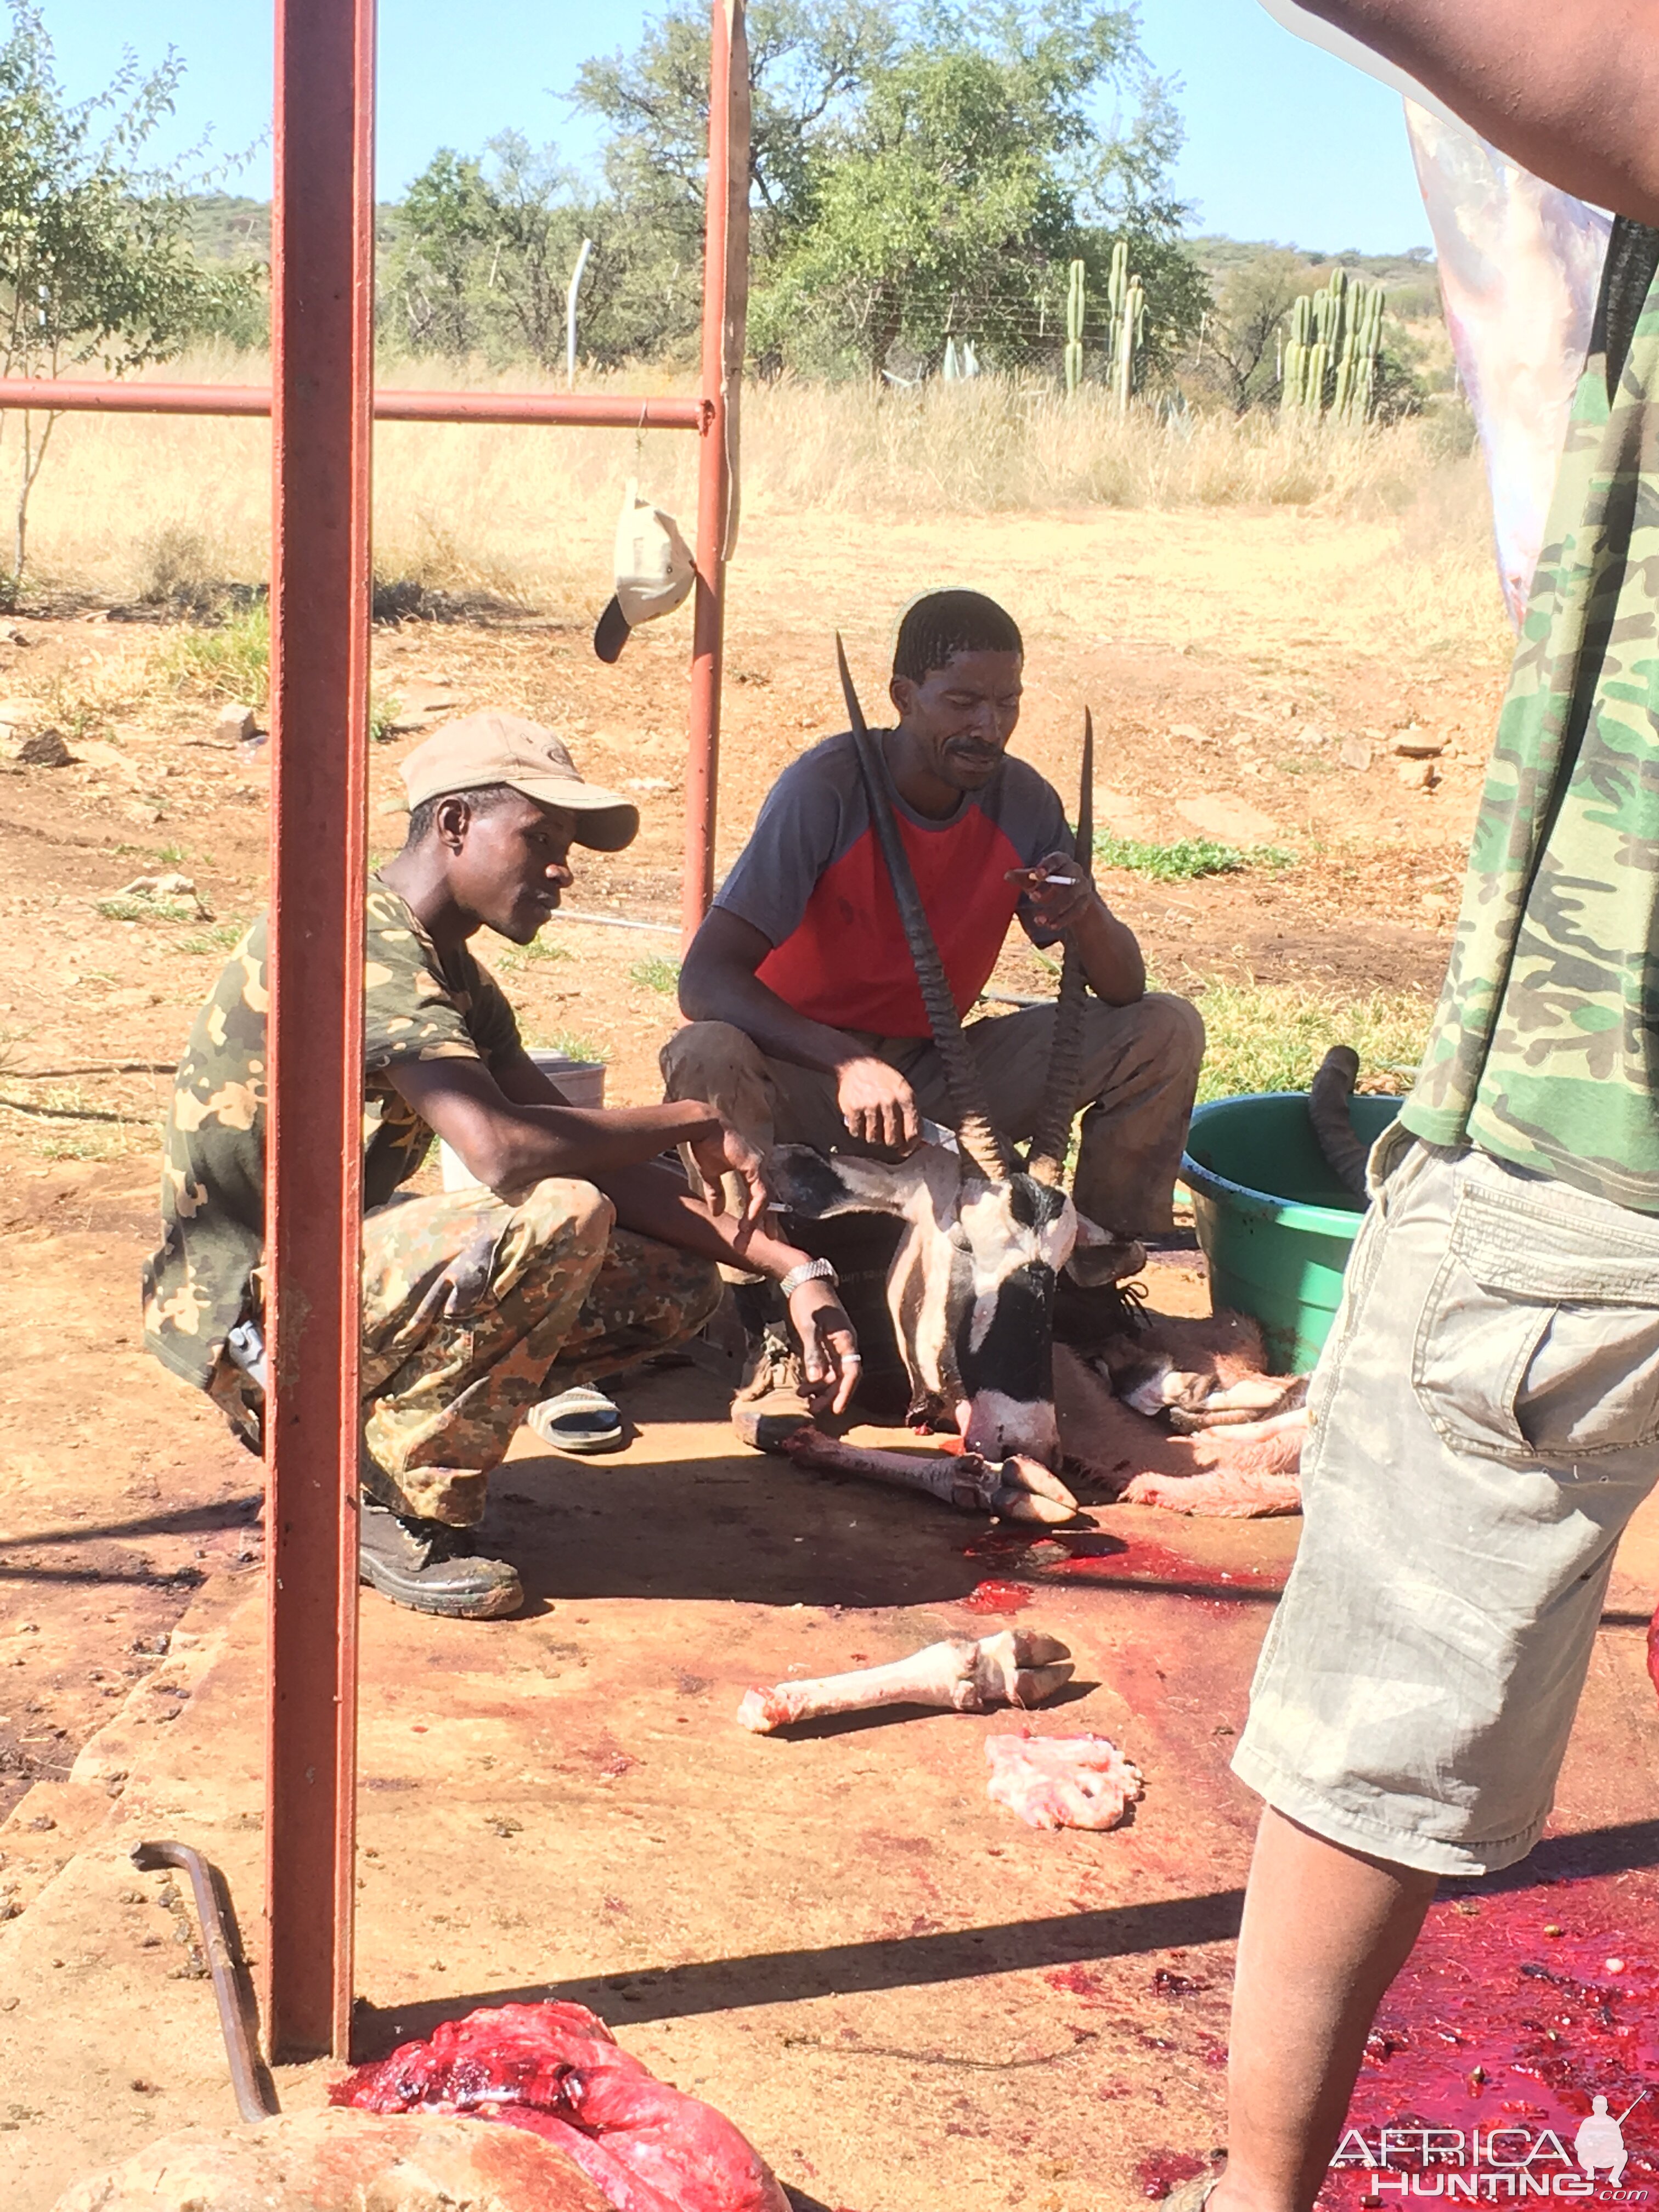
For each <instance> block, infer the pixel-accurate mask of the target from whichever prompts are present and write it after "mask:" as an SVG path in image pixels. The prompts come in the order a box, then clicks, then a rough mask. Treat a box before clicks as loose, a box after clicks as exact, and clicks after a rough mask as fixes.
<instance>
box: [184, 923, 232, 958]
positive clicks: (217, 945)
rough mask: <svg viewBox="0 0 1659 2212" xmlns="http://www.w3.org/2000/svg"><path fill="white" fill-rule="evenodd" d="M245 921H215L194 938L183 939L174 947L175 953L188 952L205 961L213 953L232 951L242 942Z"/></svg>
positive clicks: (198, 931) (198, 932) (199, 931)
mask: <svg viewBox="0 0 1659 2212" xmlns="http://www.w3.org/2000/svg"><path fill="white" fill-rule="evenodd" d="M246 927H247V924H246V922H245V921H215V922H210V924H209V925H208V926H207V927H205V928H204V929H198V930H197V932H196V933H195V934H194V936H191V937H181V938H179V939H178V941H177V942H176V943H175V945H173V951H175V952H188V953H190V954H191V955H192V956H193V957H195V958H197V959H198V960H200V959H205V958H207V957H208V956H209V955H210V954H211V953H224V952H229V951H232V950H233V949H234V947H235V946H236V945H240V943H241V941H242V933H243V931H244V930H245V929H246Z"/></svg>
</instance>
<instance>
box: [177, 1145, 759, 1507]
mask: <svg viewBox="0 0 1659 2212" xmlns="http://www.w3.org/2000/svg"><path fill="white" fill-rule="evenodd" d="M615 1218H616V1217H615V1213H614V1212H613V1209H612V1207H611V1201H610V1200H608V1199H607V1198H605V1197H604V1196H603V1195H602V1194H600V1193H599V1191H597V1190H596V1189H595V1188H593V1186H592V1183H586V1182H573V1181H568V1180H566V1179H564V1178H562V1177H556V1176H550V1177H549V1178H548V1179H547V1181H545V1182H539V1183H538V1184H537V1185H536V1186H535V1188H534V1189H532V1190H531V1191H530V1192H528V1193H527V1194H526V1196H525V1197H524V1198H523V1199H522V1200H520V1203H519V1204H518V1205H516V1206H508V1205H507V1203H506V1202H505V1201H504V1200H501V1199H499V1198H496V1197H495V1196H494V1195H493V1194H491V1193H490V1192H489V1191H487V1190H483V1189H481V1188H478V1187H477V1186H476V1185H475V1186H473V1187H471V1188H468V1189H465V1190H456V1191H446V1192H444V1193H443V1194H441V1195H440V1196H435V1197H430V1198H403V1199H394V1200H392V1202H391V1203H390V1204H389V1205H386V1206H376V1207H375V1209H374V1212H371V1213H369V1214H367V1215H366V1216H365V1217H364V1219H363V1273H362V1322H363V1336H362V1373H361V1385H362V1399H363V1413H364V1419H363V1453H362V1485H363V1488H364V1490H365V1491H366V1492H368V1495H369V1496H370V1497H371V1498H378V1499H379V1500H380V1503H381V1504H386V1505H390V1506H392V1508H393V1509H394V1510H396V1511H398V1512H400V1513H409V1514H413V1515H416V1516H419V1517H420V1518H422V1519H423V1520H429V1521H446V1522H449V1523H450V1524H451V1525H452V1526H453V1527H456V1528H471V1527H472V1526H473V1525H474V1524H475V1523H476V1522H478V1521H479V1520H481V1519H482V1518H483V1510H484V1493H485V1487H486V1480H487V1478H488V1475H489V1470H490V1468H493V1467H495V1466H496V1465H497V1464H498V1463H499V1462H500V1461H501V1459H502V1458H503V1457H504V1456H505V1455H506V1452H507V1446H508V1445H509V1443H511V1442H512V1440H513V1431H514V1430H515V1429H516V1428H517V1427H518V1425H519V1423H520V1421H521V1420H522V1419H523V1418H524V1415H525V1413H526V1411H527V1410H528V1408H529V1407H532V1406H533V1405H534V1404H535V1403H536V1401H538V1399H540V1398H545V1397H550V1396H552V1395H555V1394H556V1392H558V1391H561V1390H568V1389H570V1388H571V1387H572V1385H573V1384H574V1383H586V1382H591V1381H592V1379H593V1377H594V1376H599V1375H608V1374H611V1373H613V1372H614V1371H615V1370H617V1368H620V1367H628V1366H631V1365H632V1364H634V1362H635V1361H636V1360H638V1359H641V1358H645V1357H646V1355H647V1353H649V1352H661V1351H665V1350H666V1349H667V1348H668V1347H669V1346H671V1345H675V1344H680V1343H683V1342H684V1340H685V1339H686V1338H687V1337H689V1336H692V1335H695V1334H696V1331H697V1330H698V1329H699V1328H702V1324H703V1323H704V1322H706V1321H707V1320H708V1316H709V1315H710V1314H711V1313H712V1312H713V1311H714V1306H715V1304H716V1303H717V1301H718V1299H719V1296H720V1281H719V1279H718V1277H717V1276H716V1274H715V1272H714V1268H713V1267H711V1266H710V1265H709V1264H708V1261H706V1260H699V1259H696V1258H694V1257H693V1256H692V1255H691V1254H690V1253H688V1252H680V1251H677V1250H675V1249H673V1248H672V1247H671V1246H669V1245H666V1244H659V1243H657V1242H656V1241H655V1240H654V1239H653V1238H651V1237H639V1236H636V1235H635V1233H634V1232H633V1231H631V1230H627V1229H618V1228H617V1227H616V1226H615ZM210 1389H211V1394H212V1395H213V1396H214V1398H215V1399H216V1401H218V1402H219V1403H220V1405H221V1406H222V1407H223V1409H224V1411H225V1412H226V1413H227V1414H228V1417H229V1418H230V1419H231V1420H232V1422H233V1424H234V1425H235V1426H237V1427H238V1428H239V1429H241V1430H243V1431H244V1432H246V1427H247V1424H248V1417H249V1415H250V1413H255V1412H256V1407H255V1405H254V1403H253V1402H252V1401H257V1399H258V1392H257V1391H256V1390H255V1389H254V1386H253V1385H252V1383H250V1382H249V1380H248V1378H247V1377H246V1376H245V1375H243V1374H242V1373H241V1372H240V1370H238V1369H236V1368H234V1367H232V1366H230V1364H229V1363H228V1361H226V1360H224V1359H221V1361H220V1365H219V1370H218V1372H216V1375H215V1376H214V1380H213V1383H212V1384H211V1385H210Z"/></svg>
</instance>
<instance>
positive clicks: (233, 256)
mask: <svg viewBox="0 0 1659 2212" xmlns="http://www.w3.org/2000/svg"><path fill="white" fill-rule="evenodd" d="M190 234H191V244H192V245H193V246H195V248H196V251H197V253H198V254H199V255H200V256H201V258H202V259H203V260H204V261H269V260H270V201H269V200H250V199H244V198H242V197H240V196H239V195H237V194H235V193H233V192H197V193H196V194H195V195H194V196H193V197H192V198H191V204H190Z"/></svg>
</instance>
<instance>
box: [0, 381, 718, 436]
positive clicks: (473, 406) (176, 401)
mask: <svg viewBox="0 0 1659 2212" xmlns="http://www.w3.org/2000/svg"><path fill="white" fill-rule="evenodd" d="M0 407H29V408H36V409H40V410H43V411H50V412H51V413H52V414H76V413H80V414H88V415H269V414H270V392H269V391H267V390H265V389H264V387H263V386H259V385H254V384H115V383H110V384H93V383H83V384H77V383H75V382H72V381H71V380H70V379H69V378H67V377H65V378H64V379H62V380H58V379H56V378H52V377H44V376H38V377H21V376H19V377H0ZM374 414H375V417H376V420H377V421H379V422H557V423H563V424H565V425H567V426H568V427H570V428H582V427H584V426H586V427H587V428H599V429H617V430H634V429H640V430H702V429H704V428H707V426H708V423H709V422H710V421H711V420H712V418H713V415H714V407H713V403H712V402H711V401H709V400H708V399H696V398H693V399H686V398H673V397H671V396H665V395H658V396H655V397H653V398H645V399H628V398H617V397H615V396H614V395H613V394H611V393H610V392H376V393H375V394H374Z"/></svg>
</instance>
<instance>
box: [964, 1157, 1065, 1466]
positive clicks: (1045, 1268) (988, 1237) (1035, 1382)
mask: <svg viewBox="0 0 1659 2212" xmlns="http://www.w3.org/2000/svg"><path fill="white" fill-rule="evenodd" d="M957 1231H958V1233H959V1235H960V1237H961V1238H962V1240H963V1243H965V1246H966V1249H967V1255H968V1258H969V1266H970V1283H971V1303H968V1302H967V1301H964V1302H963V1310H962V1311H961V1313H960V1314H959V1315H957V1316H953V1319H954V1320H955V1322H956V1328H955V1339H956V1346H957V1371H958V1373H959V1375H960V1376H961V1381H962V1387H963V1397H964V1398H965V1400H966V1401H967V1406H968V1419H967V1423H966V1426H965V1429H964V1432H963V1441H964V1442H965V1443H967V1445H968V1447H969V1450H971V1451H977V1452H980V1453H981V1454H983V1455H984V1456H985V1457H986V1458H987V1459H1003V1458H1006V1455H1008V1454H1009V1453H1010V1452H1012V1451H1019V1452H1026V1453H1029V1454H1030V1456H1031V1457H1032V1458H1033V1459H1037V1460H1041V1461H1042V1462H1043V1463H1044V1464H1045V1465H1048V1464H1051V1463H1052V1462H1053V1461H1054V1459H1055V1458H1056V1457H1057V1455H1058V1454H1059V1449H1060V1436H1059V1431H1058V1430H1057V1428H1056V1427H1055V1424H1054V1331H1053V1322H1054V1278H1055V1277H1056V1276H1057V1275H1058V1274H1059V1273H1060V1269H1061V1268H1062V1267H1064V1266H1065V1264H1066V1261H1067V1260H1069V1259H1070V1258H1071V1256H1072V1247H1073V1243H1075V1242H1076V1238H1077V1214H1076V1212H1075V1211H1074V1209H1073V1205H1072V1201H1071V1200H1070V1199H1069V1198H1068V1197H1067V1196H1066V1193H1065V1192H1064V1191H1062V1190H1055V1189H1052V1188H1049V1187H1048V1185H1046V1184H1043V1183H1039V1182H1033V1181H1032V1180H1031V1178H1030V1176H1023V1175H1017V1176H1011V1177H1010V1179H1009V1180H1008V1182H1005V1183H964V1184H963V1188H962V1197H961V1200H960V1203H959V1205H958V1207H957Z"/></svg>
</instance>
